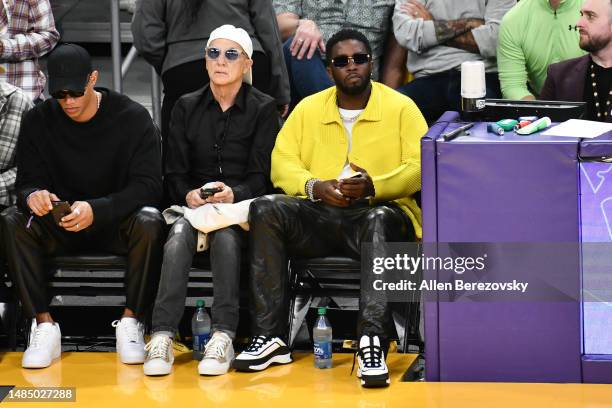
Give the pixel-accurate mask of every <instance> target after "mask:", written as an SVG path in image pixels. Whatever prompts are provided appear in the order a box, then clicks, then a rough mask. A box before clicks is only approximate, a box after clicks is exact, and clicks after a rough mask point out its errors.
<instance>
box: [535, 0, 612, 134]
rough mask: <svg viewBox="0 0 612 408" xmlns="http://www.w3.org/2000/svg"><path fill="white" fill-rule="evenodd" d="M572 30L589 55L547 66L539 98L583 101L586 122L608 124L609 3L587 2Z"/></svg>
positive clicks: (611, 69) (611, 76) (611, 66)
mask: <svg viewBox="0 0 612 408" xmlns="http://www.w3.org/2000/svg"><path fill="white" fill-rule="evenodd" d="M580 15H581V17H580V20H578V24H577V25H576V27H577V28H578V30H579V32H580V48H582V49H583V50H585V51H587V52H588V53H589V54H587V55H585V56H583V57H580V58H574V59H570V60H567V61H563V62H559V63H557V64H552V65H551V66H550V67H548V77H547V79H546V82H545V83H544V86H543V88H542V92H541V94H540V99H544V100H559V101H579V102H582V101H584V102H586V103H587V107H586V119H589V120H596V121H600V122H612V117H611V109H612V91H611V90H610V86H611V85H612V2H611V1H610V0H587V1H586V2H585V3H584V5H583V6H582V9H581V10H580Z"/></svg>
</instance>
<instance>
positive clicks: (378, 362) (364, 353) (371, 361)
mask: <svg viewBox="0 0 612 408" xmlns="http://www.w3.org/2000/svg"><path fill="white" fill-rule="evenodd" d="M382 354H383V352H382V347H380V346H375V345H374V338H373V337H370V345H369V346H365V347H360V348H359V349H358V350H357V351H356V352H355V354H353V366H352V367H351V375H352V374H353V370H354V369H355V360H356V359H357V356H358V355H359V357H361V361H363V365H364V366H365V367H367V368H379V367H382Z"/></svg>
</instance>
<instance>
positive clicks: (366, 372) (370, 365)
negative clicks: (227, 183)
mask: <svg viewBox="0 0 612 408" xmlns="http://www.w3.org/2000/svg"><path fill="white" fill-rule="evenodd" d="M357 361H358V363H359V368H358V369H357V377H359V378H360V379H361V386H362V387H365V388H374V387H386V386H388V385H389V369H388V368H387V364H386V363H385V353H384V352H383V350H382V347H381V346H380V338H379V337H378V336H368V335H363V336H361V339H360V340H359V349H358V350H357Z"/></svg>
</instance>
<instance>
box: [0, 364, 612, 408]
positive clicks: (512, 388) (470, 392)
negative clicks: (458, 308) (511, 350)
mask: <svg viewBox="0 0 612 408" xmlns="http://www.w3.org/2000/svg"><path fill="white" fill-rule="evenodd" d="M190 357H191V356H190V355H189V354H181V355H179V356H177V360H176V362H175V366H174V372H173V374H171V375H169V376H167V377H158V378H150V377H146V376H145V375H143V373H142V367H141V366H126V365H123V364H121V363H120V362H119V361H118V360H117V357H116V354H114V353H85V352H79V353H76V352H75V353H64V354H63V355H62V360H61V361H60V362H58V363H55V364H53V365H52V366H51V367H49V368H46V369H42V370H25V369H22V368H21V353H4V354H0V385H17V386H22V387H45V386H46V387H58V386H65V387H76V394H77V402H76V403H6V402H5V403H1V404H0V408H2V407H5V406H6V407H10V406H15V407H22V408H23V407H30V406H33V407H36V406H39V407H40V406H52V407H54V406H56V407H60V406H61V407H105V408H118V407H133V408H137V407H138V408H140V407H143V408H148V407H155V406H178V407H185V408H188V407H213V406H214V407H241V408H250V407H260V406H261V407H270V408H272V407H283V408H295V407H359V408H387V407H407V408H419V407H428V408H462V407H466V408H478V407H487V408H491V407H513V408H518V407H520V408H523V407H538V408H546V407H550V408H565V407H568V408H569V407H588V408H602V407H612V385H582V384H499V383H497V384H495V383H486V384H485V383H405V382H400V378H401V376H402V374H403V373H404V371H405V370H406V369H407V367H408V366H409V365H410V363H411V362H412V359H413V358H414V356H411V355H405V354H395V353H392V354H390V355H389V358H388V364H389V367H390V370H391V378H392V379H391V386H390V387H388V388H386V389H374V390H369V389H362V388H361V386H360V385H359V382H358V380H357V379H356V378H355V375H354V374H353V376H350V375H349V373H350V370H351V363H352V355H351V354H335V355H334V368H333V369H330V370H317V369H315V368H313V366H312V355H310V354H296V355H294V357H295V360H296V361H295V363H293V364H290V365H286V366H277V367H273V368H270V369H268V370H266V371H263V372H260V373H237V372H233V371H232V372H230V373H229V374H227V375H224V376H219V377H200V376H198V375H197V371H196V362H195V361H192V360H191V359H190Z"/></svg>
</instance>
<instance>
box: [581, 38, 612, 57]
mask: <svg viewBox="0 0 612 408" xmlns="http://www.w3.org/2000/svg"><path fill="white" fill-rule="evenodd" d="M583 38H585V37H581V38H580V48H582V49H583V50H585V51H586V52H590V53H594V52H598V51H601V50H603V49H604V48H606V47H607V46H608V44H609V43H610V41H611V40H612V36H607V37H603V36H599V37H591V36H587V37H586V38H585V40H584V41H583Z"/></svg>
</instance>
